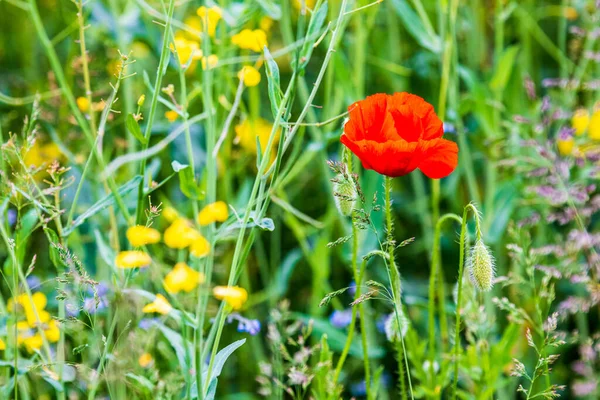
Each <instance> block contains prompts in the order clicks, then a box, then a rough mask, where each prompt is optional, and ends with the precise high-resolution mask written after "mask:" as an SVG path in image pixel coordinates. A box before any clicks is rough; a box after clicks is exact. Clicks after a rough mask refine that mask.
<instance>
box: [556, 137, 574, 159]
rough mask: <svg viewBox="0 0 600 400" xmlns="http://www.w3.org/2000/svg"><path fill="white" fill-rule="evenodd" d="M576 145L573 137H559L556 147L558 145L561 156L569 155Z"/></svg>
mask: <svg viewBox="0 0 600 400" xmlns="http://www.w3.org/2000/svg"><path fill="white" fill-rule="evenodd" d="M574 146H575V141H574V140H573V138H572V137H569V138H567V139H557V140H556V147H558V152H559V153H560V155H561V156H568V155H570V154H571V153H572V152H573V147H574Z"/></svg>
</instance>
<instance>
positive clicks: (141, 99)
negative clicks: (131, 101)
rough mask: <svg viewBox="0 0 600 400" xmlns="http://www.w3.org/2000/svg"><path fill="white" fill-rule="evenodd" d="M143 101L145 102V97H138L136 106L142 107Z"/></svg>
mask: <svg viewBox="0 0 600 400" xmlns="http://www.w3.org/2000/svg"><path fill="white" fill-rule="evenodd" d="M144 101H146V95H145V94H143V95H141V96H140V98H139V99H138V102H137V105H138V107H141V106H143V105H144Z"/></svg>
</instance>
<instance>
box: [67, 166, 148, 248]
mask: <svg viewBox="0 0 600 400" xmlns="http://www.w3.org/2000/svg"><path fill="white" fill-rule="evenodd" d="M141 180H142V176H141V175H136V176H134V177H133V178H132V179H130V180H129V181H127V183H125V184H124V185H123V186H121V187H120V188H119V190H117V193H119V196H121V197H124V196H125V195H126V194H128V193H129V192H131V191H132V190H133V189H137V188H138V186H139V185H140V181H141ZM115 201H116V200H115V196H114V195H113V194H112V193H110V194H108V195H106V196H105V197H104V198H102V199H100V200H98V201H97V202H96V204H94V205H93V206H91V207H90V208H88V209H87V211H85V212H84V213H83V214H81V215H80V216H79V217H77V218H76V219H75V221H73V224H72V225H71V226H68V227H66V228H65V230H64V231H63V237H67V236H69V235H70V234H71V233H72V232H73V231H74V230H75V229H76V228H77V227H78V226H80V225H81V224H83V223H84V222H85V221H86V220H87V219H88V218H91V217H93V216H94V215H96V214H98V213H99V212H101V211H102V210H104V209H106V208H108V207H110V206H112V205H114V204H115Z"/></svg>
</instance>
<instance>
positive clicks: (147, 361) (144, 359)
mask: <svg viewBox="0 0 600 400" xmlns="http://www.w3.org/2000/svg"><path fill="white" fill-rule="evenodd" d="M153 363H154V359H153V358H152V356H151V355H150V353H144V354H142V355H141V356H140V358H138V364H140V367H142V368H148V367H150V366H151V365H152V364H153Z"/></svg>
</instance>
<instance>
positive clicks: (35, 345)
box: [17, 333, 44, 354]
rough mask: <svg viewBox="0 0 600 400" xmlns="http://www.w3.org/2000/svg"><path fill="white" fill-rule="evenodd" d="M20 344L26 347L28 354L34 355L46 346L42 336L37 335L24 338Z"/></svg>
mask: <svg viewBox="0 0 600 400" xmlns="http://www.w3.org/2000/svg"><path fill="white" fill-rule="evenodd" d="M17 342H19V340H17ZM20 342H21V343H20V344H23V345H25V348H26V349H27V352H29V353H30V354H31V353H34V352H35V351H36V350H39V349H41V348H42V345H43V344H44V339H42V335H40V334H39V333H36V334H34V335H31V336H28V337H26V338H23V339H22V340H20Z"/></svg>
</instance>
